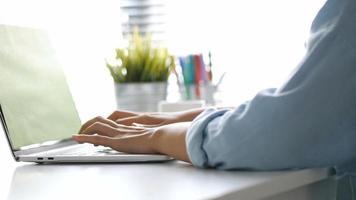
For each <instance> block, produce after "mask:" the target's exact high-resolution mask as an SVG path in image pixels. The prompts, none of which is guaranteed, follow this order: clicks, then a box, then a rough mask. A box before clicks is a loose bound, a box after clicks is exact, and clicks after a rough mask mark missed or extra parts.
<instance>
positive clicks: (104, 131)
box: [80, 122, 121, 137]
mask: <svg viewBox="0 0 356 200" xmlns="http://www.w3.org/2000/svg"><path fill="white" fill-rule="evenodd" d="M120 133H121V132H119V131H117V129H116V128H114V127H112V126H110V125H108V124H104V123H102V122H95V123H94V124H92V125H90V126H89V127H88V128H86V129H84V130H83V131H82V132H81V133H80V134H84V135H94V134H98V135H103V136H109V137H115V136H117V135H118V134H120Z"/></svg>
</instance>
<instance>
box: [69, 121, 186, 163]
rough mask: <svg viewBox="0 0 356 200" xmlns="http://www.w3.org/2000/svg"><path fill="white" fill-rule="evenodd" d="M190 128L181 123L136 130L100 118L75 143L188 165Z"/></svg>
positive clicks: (82, 132)
mask: <svg viewBox="0 0 356 200" xmlns="http://www.w3.org/2000/svg"><path fill="white" fill-rule="evenodd" d="M189 125H190V123H189V122H182V123H174V124H169V125H163V126H158V127H145V126H142V127H137V126H126V125H122V124H117V123H116V122H114V121H112V120H109V119H104V118H101V119H100V121H97V122H95V123H91V125H89V126H87V127H85V128H84V127H83V128H82V131H81V133H80V134H79V135H75V136H73V139H74V140H76V141H77V142H79V143H91V144H94V145H102V146H107V147H111V148H112V149H115V150H117V151H121V152H126V153H140V154H166V155H169V156H171V157H173V158H175V159H179V160H183V161H187V162H189V158H188V155H187V151H186V144H185V135H186V132H187V130H188V127H189Z"/></svg>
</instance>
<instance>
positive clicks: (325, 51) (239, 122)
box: [186, 0, 356, 170]
mask: <svg viewBox="0 0 356 200" xmlns="http://www.w3.org/2000/svg"><path fill="white" fill-rule="evenodd" d="M355 4H356V3H355V2H353V1H349V0H342V1H334V0H332V1H330V0H329V1H328V2H327V3H326V4H325V5H324V7H323V9H322V10H321V11H320V12H319V14H318V16H317V18H316V19H315V21H314V24H313V27H312V33H311V34H312V36H311V40H310V41H309V44H308V51H307V54H306V56H305V58H304V59H303V60H302V61H301V63H300V65H299V66H298V67H297V70H296V71H295V72H294V73H293V74H292V76H291V77H290V78H289V79H288V80H287V82H286V84H284V85H283V86H282V87H280V88H279V89H267V90H263V91H261V92H260V93H258V94H257V95H256V96H255V97H254V98H253V99H251V101H249V102H247V103H244V104H241V105H240V106H238V107H237V108H236V109H233V110H227V109H224V110H219V109H214V108H210V109H207V110H206V111H205V112H203V113H202V114H200V115H199V116H198V117H197V118H196V119H195V120H194V121H193V122H192V125H191V127H190V128H189V130H188V132H187V136H186V143H187V151H188V155H189V158H190V160H191V161H192V163H193V164H194V165H195V166H198V167H213V168H218V169H253V170H279V169H289V168H305V167H324V166H342V165H344V164H346V163H352V162H353V161H354V160H355V159H356V87H355V85H356V68H355V67H356V37H354V33H356V27H355V26H354V22H356V17H355V16H356V15H355V14H354V13H353V12H351V11H350V7H353V8H354V10H356V5H355ZM335 9H338V10H335ZM340 168H341V167H340ZM344 169H347V168H346V167H344Z"/></svg>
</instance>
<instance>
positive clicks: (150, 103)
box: [115, 82, 167, 112]
mask: <svg viewBox="0 0 356 200" xmlns="http://www.w3.org/2000/svg"><path fill="white" fill-rule="evenodd" d="M115 94H116V102H117V108H118V109H121V110H129V111H140V112H156V111H157V110H158V103H159V102H160V101H162V100H165V99H166V96H167V82H152V83H115Z"/></svg>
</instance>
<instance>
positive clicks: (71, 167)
mask: <svg viewBox="0 0 356 200" xmlns="http://www.w3.org/2000/svg"><path fill="white" fill-rule="evenodd" d="M2 134H3V133H2V132H0V136H2ZM0 138H1V139H0V152H1V156H0V161H1V163H2V164H3V166H4V167H2V170H1V171H0V177H1V179H0V186H1V188H2V189H4V190H1V191H2V192H1V194H0V195H1V196H0V198H1V199H6V198H8V199H11V200H13V199H21V200H23V199H36V200H39V199H68V198H69V197H70V198H69V199H74V198H80V199H103V198H108V199H113V198H119V199H207V198H209V199H212V198H221V197H222V198H224V197H231V196H233V197H234V198H236V199H259V198H261V197H266V196H269V195H274V194H278V193H281V192H284V191H288V190H291V189H293V188H297V187H299V186H302V185H306V184H309V183H313V182H317V181H320V180H322V179H325V178H326V177H327V176H328V170H327V169H313V170H297V171H284V172H242V171H218V170H206V169H197V168H194V167H192V166H191V165H190V164H188V163H184V162H179V161H170V162H165V163H146V164H55V165H38V164H28V163H16V162H14V161H13V160H12V158H11V155H10V151H9V150H8V148H7V144H6V141H5V139H4V137H0Z"/></svg>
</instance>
